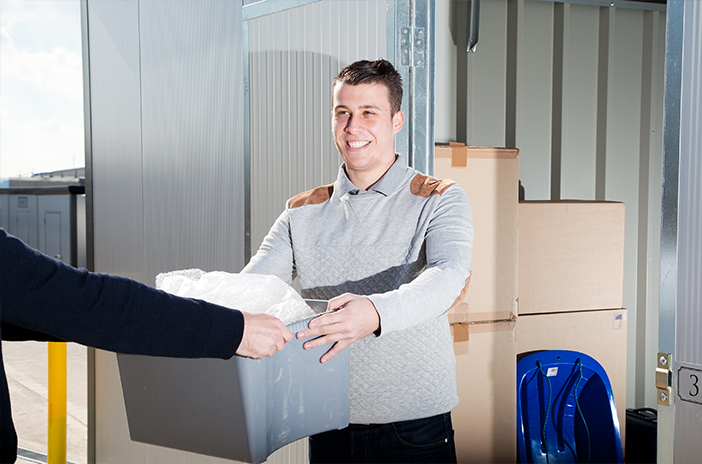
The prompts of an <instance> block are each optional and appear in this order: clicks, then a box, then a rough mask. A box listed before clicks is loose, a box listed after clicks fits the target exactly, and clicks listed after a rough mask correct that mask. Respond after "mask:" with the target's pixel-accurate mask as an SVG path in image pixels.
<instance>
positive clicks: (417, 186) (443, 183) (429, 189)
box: [410, 174, 455, 198]
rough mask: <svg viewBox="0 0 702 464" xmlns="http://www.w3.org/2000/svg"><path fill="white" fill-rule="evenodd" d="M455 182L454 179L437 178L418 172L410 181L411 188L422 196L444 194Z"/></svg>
mask: <svg viewBox="0 0 702 464" xmlns="http://www.w3.org/2000/svg"><path fill="white" fill-rule="evenodd" d="M453 184H455V182H454V181H452V180H437V179H434V178H433V177H429V176H427V175H425V174H417V175H416V176H414V179H412V182H411V183H410V190H411V191H412V193H414V194H415V195H418V196H420V197H425V198H426V197H430V196H432V195H442V194H443V193H444V192H445V191H446V189H447V188H449V187H450V186H452V185H453Z"/></svg>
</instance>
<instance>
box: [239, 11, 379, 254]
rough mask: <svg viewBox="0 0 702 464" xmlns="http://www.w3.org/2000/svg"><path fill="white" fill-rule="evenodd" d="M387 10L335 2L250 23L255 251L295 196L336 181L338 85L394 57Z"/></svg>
mask: <svg viewBox="0 0 702 464" xmlns="http://www.w3.org/2000/svg"><path fill="white" fill-rule="evenodd" d="M386 7H387V4H386V2H385V0H362V1H361V0H359V1H350V0H343V1H341V0H334V1H329V0H327V1H321V2H317V3H311V4H308V5H305V6H301V7H299V8H294V9H290V10H286V11H282V12H279V13H275V14H271V15H268V16H263V17H260V18H256V19H252V20H249V21H248V23H249V24H248V30H249V36H248V40H249V69H250V72H249V79H250V82H251V84H250V89H249V92H250V94H249V98H250V107H251V112H250V121H251V152H250V157H251V211H252V225H251V237H252V238H251V246H252V254H253V253H255V252H256V250H257V249H258V247H259V245H260V243H261V241H262V240H263V237H264V236H265V235H266V233H268V229H269V228H270V226H271V225H272V224H273V221H275V219H276V218H277V217H278V215H279V214H280V213H281V212H282V211H283V208H284V207H285V202H286V200H287V199H288V198H290V197H291V196H293V195H295V194H297V193H300V192H303V191H305V190H308V189H311V188H314V187H316V186H319V185H322V184H326V183H331V182H333V181H334V179H335V178H336V175H337V172H338V168H339V165H340V162H341V160H340V157H339V155H338V152H337V150H336V147H335V145H334V141H333V138H332V133H331V123H330V118H331V81H332V79H333V78H334V76H336V74H337V73H338V72H339V70H341V68H342V67H344V66H345V65H347V64H349V63H351V62H353V61H355V60H358V59H376V58H379V57H384V56H386V53H385V44H386V38H385V11H386Z"/></svg>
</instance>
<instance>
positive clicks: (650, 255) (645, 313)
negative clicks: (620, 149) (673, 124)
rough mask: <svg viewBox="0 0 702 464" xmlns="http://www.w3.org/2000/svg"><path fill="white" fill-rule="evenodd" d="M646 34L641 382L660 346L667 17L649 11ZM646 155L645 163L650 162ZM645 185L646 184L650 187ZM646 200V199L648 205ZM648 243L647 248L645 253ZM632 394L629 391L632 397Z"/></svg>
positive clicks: (638, 400) (650, 386)
mask: <svg viewBox="0 0 702 464" xmlns="http://www.w3.org/2000/svg"><path fill="white" fill-rule="evenodd" d="M644 22H645V24H644V30H645V31H650V34H645V37H644V50H650V53H646V52H644V61H645V65H644V68H643V73H644V76H648V82H646V78H644V82H645V85H644V86H643V87H644V88H643V89H642V96H643V95H646V94H647V95H650V100H648V101H647V100H646V99H645V98H642V105H643V107H644V108H645V109H646V111H642V121H641V127H642V129H641V138H642V150H641V168H642V175H641V176H640V179H641V184H640V185H639V192H640V203H639V211H640V214H639V227H638V230H639V243H640V244H641V245H642V246H640V247H639V249H640V252H639V257H638V262H639V265H640V266H643V265H644V264H645V263H647V265H646V266H645V272H644V271H643V270H642V271H640V272H639V273H638V276H637V278H638V283H637V286H636V288H637V297H636V302H637V313H638V318H637V328H636V333H637V334H638V336H637V345H636V351H635V353H636V358H637V366H636V372H639V373H640V374H639V377H638V378H641V377H642V376H643V377H644V378H646V377H647V376H648V375H649V373H651V372H655V369H656V364H657V362H656V354H657V352H658V346H657V344H656V343H655V341H656V340H658V313H659V311H658V309H659V298H660V292H659V290H660V276H659V272H658V270H659V269H660V245H661V240H660V237H661V228H660V223H661V208H660V198H661V195H662V170H661V166H662V164H663V149H662V147H663V131H662V130H661V129H662V127H663V92H661V91H655V89H663V88H664V77H665V76H664V74H665V60H664V59H663V58H664V57H665V40H664V39H665V27H666V17H665V14H663V13H660V12H647V13H645V15H644ZM646 155H648V156H647V158H646ZM646 162H647V164H648V169H647V171H644V169H645V164H644V163H646ZM646 180H647V182H646ZM644 198H645V200H644ZM644 244H646V247H645V248H644V246H643V245H644ZM629 394H631V392H630V393H629ZM634 394H635V396H634V398H635V403H634V404H646V403H648V402H649V401H653V398H655V397H656V386H655V384H654V383H653V382H646V381H639V382H637V383H636V385H635V393H634Z"/></svg>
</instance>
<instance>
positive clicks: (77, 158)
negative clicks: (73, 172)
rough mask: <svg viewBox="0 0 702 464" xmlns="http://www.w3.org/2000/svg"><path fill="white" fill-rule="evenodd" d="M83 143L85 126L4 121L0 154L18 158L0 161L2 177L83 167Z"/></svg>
mask: <svg viewBox="0 0 702 464" xmlns="http://www.w3.org/2000/svg"><path fill="white" fill-rule="evenodd" d="M0 114H2V113H0ZM2 116H4V114H2ZM83 140H84V138H83V127H82V126H80V125H67V124H65V123H63V122H62V121H60V120H58V119H56V118H50V119H38V118H36V119H31V120H29V121H14V120H12V119H7V118H3V124H2V137H1V138H0V153H3V154H5V153H12V154H15V156H2V157H0V177H16V176H27V175H30V174H35V173H37V172H47V171H55V170H59V169H69V168H74V167H82V166H83V165H84V160H83V152H84V147H83V143H84V142H83Z"/></svg>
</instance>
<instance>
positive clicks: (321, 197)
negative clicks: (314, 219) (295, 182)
mask: <svg viewBox="0 0 702 464" xmlns="http://www.w3.org/2000/svg"><path fill="white" fill-rule="evenodd" d="M332 193H334V184H329V185H322V186H321V187H317V188H313V189H312V190H308V191H306V192H302V193H298V194H297V195H295V196H294V197H292V198H291V199H290V200H288V207H290V208H299V207H300V206H305V205H318V204H320V203H324V202H325V201H327V200H328V199H330V198H331V196H332Z"/></svg>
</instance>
